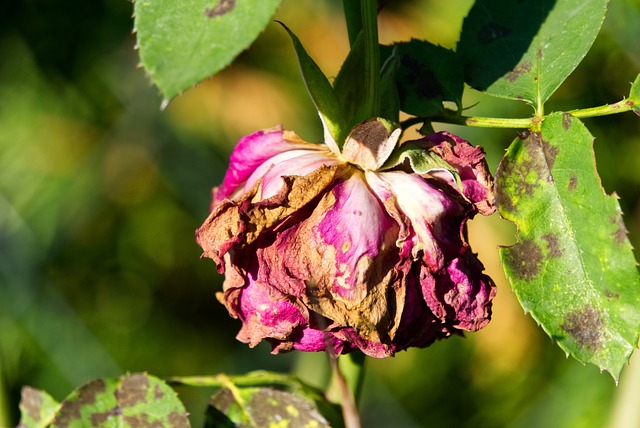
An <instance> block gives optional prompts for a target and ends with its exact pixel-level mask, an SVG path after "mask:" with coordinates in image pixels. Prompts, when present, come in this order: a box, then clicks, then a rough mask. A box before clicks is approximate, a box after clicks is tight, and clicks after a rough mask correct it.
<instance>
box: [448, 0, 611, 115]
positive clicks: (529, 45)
mask: <svg viewBox="0 0 640 428" xmlns="http://www.w3.org/2000/svg"><path fill="white" fill-rule="evenodd" d="M607 2H608V0H590V1H584V0H557V1H547V0H530V1H517V2H516V1H492V0H477V1H476V2H475V3H474V6H473V7H472V8H471V11H470V12H469V15H468V16H467V17H466V18H465V20H464V24H463V26H462V34H461V36H460V41H459V42H458V49H457V51H458V54H459V55H460V58H461V59H462V63H463V65H464V70H465V78H466V82H467V83H468V84H469V85H471V86H472V87H474V88H476V89H478V90H480V91H484V92H486V93H487V94H490V95H495V96H498V97H504V98H511V99H517V100H523V101H526V102H528V103H529V104H531V105H533V106H534V107H536V108H539V107H541V106H542V105H543V104H544V103H545V101H547V100H548V99H549V97H550V96H551V95H552V94H553V93H554V92H555V91H556V89H558V87H559V86H560V84H561V83H562V82H563V81H564V80H565V79H566V78H567V77H568V76H569V74H571V72H572V71H573V70H574V69H575V68H576V66H577V65H578V64H579V63H580V61H582V59H583V58H584V56H585V55H586V54H587V52H588V51H589V49H590V48H591V45H592V44H593V41H594V40H595V38H596V36H597V35H598V32H599V31H600V27H601V25H602V22H603V20H604V16H605V14H606V11H607Z"/></svg>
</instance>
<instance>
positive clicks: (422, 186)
mask: <svg viewBox="0 0 640 428" xmlns="http://www.w3.org/2000/svg"><path fill="white" fill-rule="evenodd" d="M378 177H379V178H380V179H381V180H382V181H383V182H385V183H386V184H387V186H388V188H389V189H390V190H391V192H392V193H393V194H394V196H395V198H396V201H397V204H398V207H399V208H400V211H402V213H404V215H406V216H407V217H408V218H409V220H410V222H411V227H412V228H413V230H414V231H415V236H414V242H413V254H414V257H417V256H418V252H419V251H420V250H423V251H424V258H425V260H426V261H427V263H428V264H429V266H430V268H431V269H432V270H434V271H437V270H439V269H440V268H441V267H442V266H443V263H444V254H443V251H455V247H456V245H457V244H459V243H460V227H461V221H462V218H463V215H464V210H463V209H462V207H461V206H460V204H459V203H458V202H456V201H455V200H453V199H452V198H451V197H450V196H448V195H447V194H445V193H444V191H442V190H441V189H438V188H436V187H434V186H433V185H431V184H430V183H429V182H428V181H427V180H425V179H424V178H422V177H420V176H418V175H415V174H407V173H405V172H381V173H378Z"/></svg>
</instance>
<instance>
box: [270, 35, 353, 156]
mask: <svg viewBox="0 0 640 428" xmlns="http://www.w3.org/2000/svg"><path fill="white" fill-rule="evenodd" d="M280 25H282V26H283V27H284V29H285V30H287V33H289V36H290V37H291V41H292V42H293V47H294V49H295V51H296V55H297V56H298V63H299V64H300V72H301V73H302V78H303V80H304V83H305V85H306V86H307V91H308V92H309V95H310V96H311V99H312V100H313V103H314V104H315V106H316V110H318V113H319V114H320V118H321V119H322V123H323V125H324V126H325V129H326V130H327V131H328V132H329V134H330V136H331V137H332V138H333V141H334V142H335V143H336V144H337V145H338V147H342V144H343V143H344V138H345V137H346V134H344V133H345V132H346V133H348V132H349V129H347V127H346V126H345V116H344V112H343V111H342V108H341V106H340V103H339V102H338V99H337V98H336V95H335V93H334V91H333V88H332V87H331V83H329V80H328V79H327V77H326V76H325V75H324V73H322V70H320V67H318V64H316V63H315V61H314V60H313V59H312V58H311V57H310V56H309V54H308V53H307V51H306V50H305V49H304V46H302V43H301V42H300V39H298V37H296V35H295V34H293V32H292V31H291V30H290V29H289V28H288V27H287V26H286V25H284V24H283V23H280ZM325 143H326V144H328V145H330V146H331V145H332V141H325Z"/></svg>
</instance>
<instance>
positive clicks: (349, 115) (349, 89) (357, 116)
mask: <svg viewBox="0 0 640 428" xmlns="http://www.w3.org/2000/svg"><path fill="white" fill-rule="evenodd" d="M364 67H365V63H364V37H363V33H362V32H360V34H358V37H357V38H356V39H355V41H354V43H353V46H351V50H350V51H349V54H348V55H347V57H346V58H345V60H344V62H343V63H342V67H340V71H339V72H338V75H337V76H336V78H335V80H334V81H333V90H334V93H335V94H336V98H337V99H338V102H339V103H340V106H341V107H342V112H343V113H344V115H345V116H344V117H345V120H344V122H345V124H346V127H347V128H348V129H351V128H353V127H354V126H355V125H357V124H358V123H361V122H364V121H365V120H367V119H370V118H369V117H366V116H367V111H366V109H365V108H364V105H363V104H362V100H363V99H364V95H365V92H366V90H367V88H366V86H365V82H364V79H363V78H362V76H363V74H364Z"/></svg>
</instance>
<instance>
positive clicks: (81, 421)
mask: <svg viewBox="0 0 640 428" xmlns="http://www.w3.org/2000/svg"><path fill="white" fill-rule="evenodd" d="M152 425H158V426H172V427H185V428H187V427H189V422H188V420H187V413H186V411H185V409H184V406H183V405H182V403H181V402H180V400H179V399H178V397H177V395H176V393H175V391H173V389H171V388H170V387H169V386H167V385H166V384H165V383H164V382H162V381H161V380H160V379H158V378H156V377H153V376H149V375H146V374H142V373H134V374H131V375H128V376H123V377H121V378H119V379H113V378H102V379H96V380H94V381H92V382H89V383H87V384H85V385H83V386H81V387H80V388H79V389H77V390H76V391H74V392H73V393H71V394H70V395H69V396H68V397H67V398H66V399H65V400H64V401H63V402H62V405H61V407H60V409H59V411H58V412H57V413H56V416H55V419H54V420H53V423H52V425H51V426H52V427H54V428H56V427H60V428H62V427H65V428H75V427H77V428H82V427H87V426H94V427H116V426H117V427H139V426H152Z"/></svg>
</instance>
